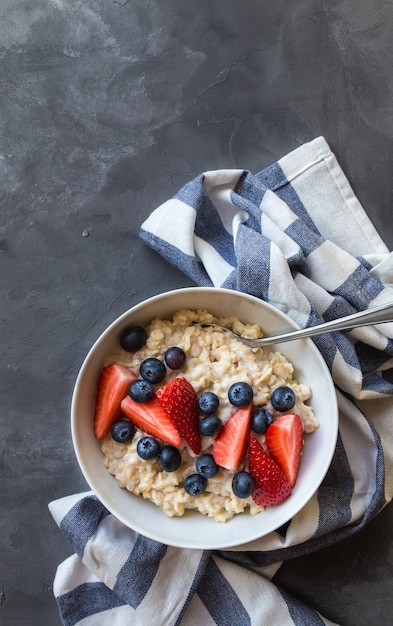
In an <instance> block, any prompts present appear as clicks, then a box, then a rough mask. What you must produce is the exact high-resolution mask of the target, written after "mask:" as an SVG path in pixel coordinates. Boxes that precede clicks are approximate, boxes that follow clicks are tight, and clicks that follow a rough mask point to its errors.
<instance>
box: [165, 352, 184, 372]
mask: <svg viewBox="0 0 393 626" xmlns="http://www.w3.org/2000/svg"><path fill="white" fill-rule="evenodd" d="M164 359H165V363H166V364H167V366H168V367H170V368H171V370H181V369H182V368H183V367H184V366H185V364H186V353H185V352H184V350H182V349H181V348H177V347H176V346H175V347H173V348H168V350H167V351H166V352H165V354H164Z"/></svg>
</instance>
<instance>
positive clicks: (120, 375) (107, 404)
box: [94, 364, 136, 439]
mask: <svg viewBox="0 0 393 626" xmlns="http://www.w3.org/2000/svg"><path fill="white" fill-rule="evenodd" d="M134 380H136V376H135V374H134V372H132V371H131V370H129V369H127V368H126V367H123V366H122V365H117V364H113V365H107V366H106V367H104V369H103V370H102V372H101V375H100V378H99V380H98V385H97V395H96V406H95V412H94V436H95V437H96V439H103V438H104V437H105V436H106V435H107V434H108V433H109V431H110V429H111V428H112V426H113V424H114V423H115V422H117V420H118V419H119V418H120V417H121V408H120V403H121V401H122V400H123V398H124V397H125V396H126V395H127V393H128V387H129V386H130V384H131V383H132V382H133V381H134Z"/></svg>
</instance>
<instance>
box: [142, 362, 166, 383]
mask: <svg viewBox="0 0 393 626" xmlns="http://www.w3.org/2000/svg"><path fill="white" fill-rule="evenodd" d="M139 373H140V375H141V376H142V378H143V380H147V382H149V383H152V384H153V385H154V384H155V383H161V382H162V381H163V380H164V378H165V376H166V367H165V365H164V363H163V362H162V361H160V360H159V359H155V358H153V357H150V358H148V359H145V360H144V361H142V363H141V364H140V367H139Z"/></svg>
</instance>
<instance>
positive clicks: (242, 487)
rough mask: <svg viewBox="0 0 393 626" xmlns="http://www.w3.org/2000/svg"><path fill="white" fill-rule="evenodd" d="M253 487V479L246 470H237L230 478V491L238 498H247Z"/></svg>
mask: <svg viewBox="0 0 393 626" xmlns="http://www.w3.org/2000/svg"><path fill="white" fill-rule="evenodd" d="M253 489H254V481H253V479H252V476H251V474H249V473H248V472H244V471H241V472H238V473H237V474H235V475H234V477H233V478H232V491H233V493H234V494H235V496H237V497H238V498H249V497H250V495H251V494H252V490H253Z"/></svg>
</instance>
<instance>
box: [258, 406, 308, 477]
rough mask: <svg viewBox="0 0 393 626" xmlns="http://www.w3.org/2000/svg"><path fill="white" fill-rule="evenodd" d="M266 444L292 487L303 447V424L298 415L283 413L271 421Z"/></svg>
mask: <svg viewBox="0 0 393 626" xmlns="http://www.w3.org/2000/svg"><path fill="white" fill-rule="evenodd" d="M266 446H267V449H268V451H269V454H270V455H271V456H272V458H273V459H274V460H275V461H276V463H278V465H279V466H280V467H281V469H282V471H283V472H284V474H285V476H286V478H287V480H288V482H289V484H290V485H291V487H293V486H294V484H295V483H296V479H297V474H298V470H299V462H300V455H301V453H302V448H303V426H302V421H301V419H300V417H299V416H298V415H296V414H290V415H283V416H281V417H279V418H278V420H276V421H275V422H273V424H272V425H271V426H269V428H268V429H267V431H266Z"/></svg>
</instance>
